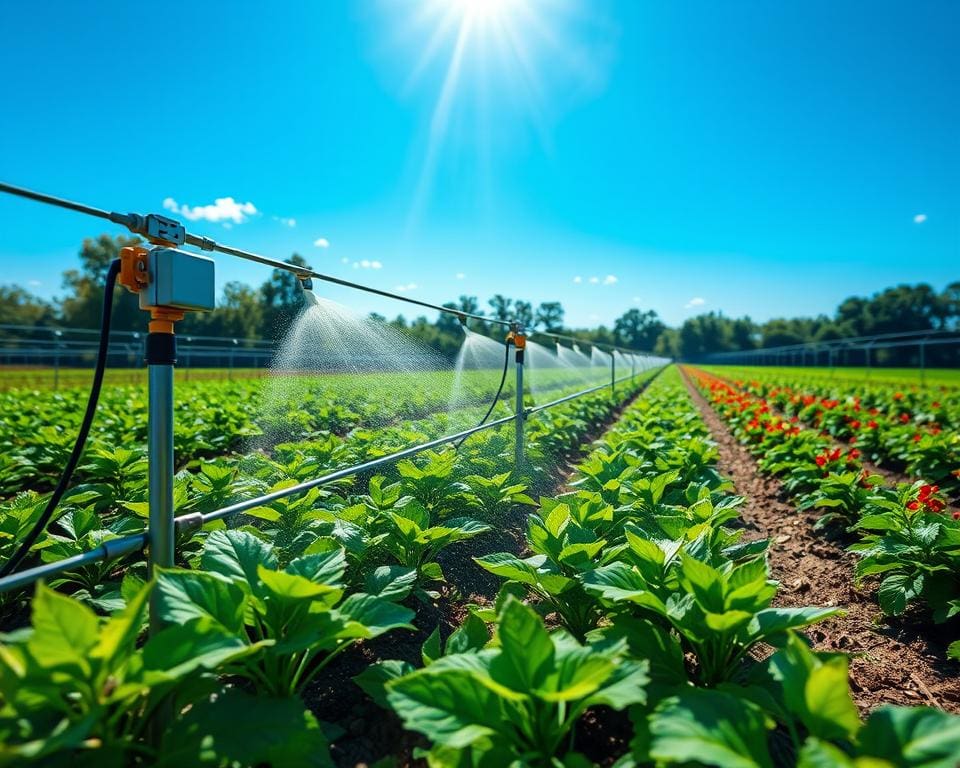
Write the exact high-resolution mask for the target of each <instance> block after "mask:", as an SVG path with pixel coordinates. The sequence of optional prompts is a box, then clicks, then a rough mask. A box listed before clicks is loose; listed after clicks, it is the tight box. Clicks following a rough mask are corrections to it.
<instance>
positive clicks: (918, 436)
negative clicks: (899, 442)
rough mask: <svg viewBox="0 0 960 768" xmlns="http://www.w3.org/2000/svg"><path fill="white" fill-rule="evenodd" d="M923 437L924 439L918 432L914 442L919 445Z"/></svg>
mask: <svg viewBox="0 0 960 768" xmlns="http://www.w3.org/2000/svg"><path fill="white" fill-rule="evenodd" d="M921 437H923V435H921V434H920V433H919V432H917V434H915V435H914V436H913V442H915V443H919V442H920V438H921Z"/></svg>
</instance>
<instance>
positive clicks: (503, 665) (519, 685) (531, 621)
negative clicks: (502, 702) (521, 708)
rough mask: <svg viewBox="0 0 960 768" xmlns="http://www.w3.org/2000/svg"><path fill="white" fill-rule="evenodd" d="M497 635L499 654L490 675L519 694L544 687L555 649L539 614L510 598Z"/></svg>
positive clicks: (492, 664)
mask: <svg viewBox="0 0 960 768" xmlns="http://www.w3.org/2000/svg"><path fill="white" fill-rule="evenodd" d="M497 636H498V638H499V639H500V653H499V654H498V656H497V657H496V659H495V660H494V661H493V662H492V663H491V665H490V676H491V677H492V678H493V679H494V680H496V681H497V682H498V683H500V684H501V685H505V686H506V687H507V688H510V689H511V690H514V691H518V692H520V693H527V692H529V691H533V690H535V689H537V688H539V687H540V686H542V685H543V683H544V681H545V680H546V678H547V675H548V674H549V673H550V671H551V667H552V666H553V663H554V647H553V642H552V641H551V639H550V635H549V634H548V633H547V630H546V629H545V628H544V626H543V622H542V621H541V620H540V617H539V616H537V614H536V612H535V611H534V610H533V609H532V608H530V607H529V606H526V605H524V604H523V603H522V602H520V601H519V600H517V599H516V598H515V597H509V598H507V600H506V602H505V603H504V604H503V607H502V608H501V610H500V616H499V620H498V622H497Z"/></svg>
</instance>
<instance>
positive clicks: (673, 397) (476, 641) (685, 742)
mask: <svg viewBox="0 0 960 768" xmlns="http://www.w3.org/2000/svg"><path fill="white" fill-rule="evenodd" d="M611 409H612V404H611V402H610V400H609V396H608V394H606V393H605V395H604V396H595V397H588V398H583V399H582V400H581V401H573V403H572V404H571V405H570V407H569V408H567V409H566V413H563V414H558V415H557V416H555V417H552V423H551V424H549V425H548V426H549V427H550V428H551V429H552V430H553V432H554V434H553V435H552V439H551V445H553V446H559V445H561V439H562V441H563V442H562V444H563V446H564V448H565V449H566V450H569V449H571V448H573V447H574V446H576V444H577V443H578V441H579V440H581V439H583V436H584V435H585V434H586V433H587V431H588V430H589V429H590V428H591V427H595V426H596V425H597V424H598V423H599V422H600V421H602V419H604V418H605V417H606V416H608V415H609V414H610V412H611ZM561 436H562V438H561ZM502 438H503V436H501V435H497V434H492V435H490V436H489V438H488V439H487V440H486V444H485V445H482V446H479V447H478V448H476V449H474V450H472V451H470V452H460V453H455V452H454V451H452V450H448V451H443V452H440V453H437V454H433V455H430V456H427V457H424V458H423V459H422V460H418V461H414V462H409V463H402V464H400V465H398V466H397V468H396V472H392V473H390V474H388V475H382V476H381V475H378V476H375V477H373V478H370V480H369V483H367V484H366V487H365V488H363V487H361V488H357V487H351V488H342V489H338V490H337V492H332V493H316V494H313V495H312V496H311V497H308V498H304V499H303V500H302V502H301V504H302V506H297V503H296V502H295V503H288V504H287V505H286V506H285V507H284V508H282V509H280V508H276V507H270V508H267V509H265V510H264V513H263V514H260V515H255V516H254V517H253V518H252V519H248V520H245V521H244V523H243V524H242V525H239V526H237V527H234V528H227V527H226V526H224V525H216V526H211V527H209V528H207V529H205V530H203V531H201V532H199V533H198V534H195V535H194V536H193V537H192V538H191V540H190V541H188V542H183V543H182V544H183V546H182V547H181V548H180V550H179V551H180V552H181V553H182V555H183V560H182V562H181V563H180V567H177V568H172V569H165V570H160V571H159V572H158V573H157V574H156V575H155V578H154V579H153V580H152V581H150V582H147V583H142V582H139V581H138V580H137V579H136V578H135V576H133V575H129V576H128V577H127V578H126V579H125V581H124V582H123V584H122V585H121V590H120V591H121V595H120V599H121V600H122V601H123V603H124V606H123V607H122V608H120V609H119V610H116V611H113V612H111V615H110V616H109V617H108V618H106V619H100V618H98V617H97V615H96V614H95V613H94V611H93V610H91V608H90V607H88V606H87V605H85V604H84V603H83V602H82V601H81V600H79V599H76V598H75V597H70V596H66V595H63V594H60V593H58V592H56V591H54V590H53V589H51V588H50V587H48V586H40V587H38V589H37V592H36V595H35V596H34V598H33V600H32V603H31V617H32V621H31V624H32V627H31V628H30V629H27V630H19V631H16V632H12V633H9V634H7V635H6V636H4V638H3V643H2V645H0V695H2V697H3V707H2V709H0V763H3V764H9V763H13V762H16V761H20V762H28V761H31V760H33V761H36V762H43V763H44V764H58V763H57V762H56V761H57V760H59V761H60V762H62V763H63V764H67V763H69V764H71V765H76V764H79V765H84V764H87V763H90V764H93V763H94V762H96V763H99V764H104V763H106V764H118V765H119V764H131V763H132V764H156V765H218V766H219V765H263V764H269V765H278V766H279V765H319V766H322V765H330V764H331V758H330V754H329V751H328V745H329V741H330V739H331V738H332V739H333V741H334V743H336V740H337V739H338V738H340V736H341V735H342V734H338V733H337V730H336V729H335V728H331V727H329V726H324V725H322V724H321V723H318V722H317V720H316V719H315V717H314V716H313V714H312V713H311V712H310V711H309V710H308V709H307V708H306V707H305V706H304V699H305V698H306V699H309V700H311V701H313V700H314V698H315V696H316V695H318V690H325V689H324V687H323V686H322V685H321V683H322V681H323V678H324V676H325V675H327V674H330V670H331V665H332V664H336V661H335V660H336V659H337V657H339V656H342V655H343V654H344V653H348V652H349V649H350V648H351V647H352V646H354V645H355V644H357V643H365V644H366V643H368V642H369V641H370V640H372V639H374V638H377V637H380V636H384V635H392V636H395V635H397V634H398V633H404V632H409V631H410V630H411V629H412V628H413V627H414V626H416V625H417V624H419V623H422V621H423V620H424V618H423V617H426V616H430V615H431V614H430V612H423V611H418V610H417V609H418V608H420V607H421V606H423V605H424V601H429V600H430V599H431V598H432V595H431V593H432V592H433V590H435V589H437V588H438V587H439V586H440V585H442V581H440V579H441V578H442V572H438V567H436V557H437V554H438V553H439V552H440V550H441V549H443V548H445V547H447V546H456V544H457V542H458V541H462V540H464V539H466V538H471V537H479V536H481V535H482V533H483V532H484V529H485V528H486V527H487V526H502V525H505V524H506V521H507V520H508V519H510V514H511V511H512V510H513V509H515V507H516V505H517V504H520V505H523V506H527V507H530V508H534V507H535V508H536V509H535V511H534V512H532V513H531V514H529V516H528V517H527V525H526V549H527V552H523V553H521V554H520V555H517V554H514V553H512V552H500V553H490V554H486V555H482V556H479V557H477V558H476V562H477V564H478V565H479V566H480V567H481V568H483V569H485V570H487V571H489V572H491V573H493V574H496V575H497V576H499V577H501V578H502V579H503V586H502V588H501V590H500V592H499V594H498V596H497V598H496V600H495V601H494V602H493V603H492V604H484V605H476V606H472V607H470V608H469V610H468V611H467V612H466V616H465V618H464V619H463V620H462V621H461V622H460V624H459V626H458V627H457V628H456V629H455V631H453V632H452V633H451V634H449V635H447V636H446V637H442V636H441V633H440V632H439V631H435V632H433V633H431V634H429V635H428V636H427V639H426V642H425V643H424V645H423V647H422V649H421V652H420V654H419V659H417V660H414V659H411V658H394V659H390V658H386V657H385V658H383V659H382V660H381V661H379V662H378V663H376V664H372V665H370V666H369V667H367V668H366V669H365V670H364V671H362V672H361V673H360V674H359V675H358V676H357V677H356V678H355V680H356V682H357V684H358V685H360V686H361V687H362V688H363V689H364V690H365V691H367V692H368V693H369V694H370V695H371V697H372V698H373V699H374V701H376V702H378V703H380V704H381V705H383V706H384V707H385V708H387V709H389V710H392V711H393V712H395V713H396V715H397V716H398V717H399V719H400V720H401V721H402V723H403V724H404V725H405V726H406V727H407V728H408V729H410V730H411V731H414V732H416V733H418V734H420V735H421V738H422V739H424V741H422V742H421V744H422V747H420V748H418V749H417V750H416V754H417V755H421V756H424V757H426V758H427V761H428V763H429V764H430V765H433V766H467V765H473V766H502V765H531V766H548V765H555V766H561V765H563V766H571V768H574V767H576V766H583V765H590V764H591V761H592V759H593V758H594V757H596V758H597V759H607V758H609V757H610V755H609V747H607V748H606V749H607V752H605V753H604V754H603V755H597V756H594V755H591V754H589V745H581V741H580V739H579V735H580V734H581V732H582V727H583V725H584V723H583V722H582V721H583V720H584V715H585V714H586V713H588V712H589V713H590V714H591V720H592V721H595V722H599V723H600V725H601V727H603V728H606V729H607V735H608V736H611V735H613V736H617V737H618V738H614V739H608V740H607V743H608V744H609V743H614V744H616V743H619V744H621V747H620V751H621V752H623V754H622V755H621V758H620V762H619V763H618V765H620V766H629V765H650V764H654V763H655V764H657V765H694V764H695V765H715V766H772V765H774V763H775V761H776V763H777V764H786V765H794V764H795V765H798V766H803V768H814V767H815V766H824V765H834V766H851V767H852V766H867V765H869V766H888V765H889V766H921V765H922V766H927V767H928V768H940V767H942V768H947V767H948V766H952V765H953V764H954V763H953V759H954V757H955V756H956V754H957V753H958V750H960V719H958V718H955V717H952V716H950V715H947V714H945V713H942V712H940V711H937V710H932V709H927V708H896V707H885V708H881V709H878V710H876V711H875V712H874V713H872V714H871V715H870V717H869V718H868V719H867V721H866V722H862V721H861V719H860V717H859V716H858V714H857V710H856V708H855V706H854V704H853V701H852V699H851V696H850V691H849V688H848V683H847V677H846V675H847V659H846V658H845V657H843V656H842V655H837V654H819V653H816V652H814V651H812V650H811V649H810V648H809V647H808V645H807V644H806V642H804V640H803V638H802V636H801V635H799V634H797V633H796V630H798V629H799V628H802V627H804V626H807V625H809V624H811V623H814V622H817V621H821V620H824V619H827V618H829V617H833V616H836V615H838V613H839V611H838V610H837V609H835V608H816V607H809V608H776V607H771V604H772V602H773V600H774V598H775V596H776V592H777V584H776V582H774V581H772V580H771V579H770V574H769V569H768V566H767V562H766V557H765V550H766V542H765V541H744V540H743V539H742V529H738V528H736V527H735V521H736V518H737V515H738V511H737V510H738V507H739V505H740V503H741V502H742V499H740V498H739V497H737V496H734V495H731V493H730V484H729V483H728V482H727V481H725V480H724V479H723V478H722V477H720V476H719V475H718V473H717V471H716V469H715V466H714V465H715V461H716V450H715V448H714V446H713V445H712V443H710V441H709V440H708V439H707V431H706V428H705V426H704V425H703V423H702V421H701V420H700V419H699V416H698V414H697V412H696V410H695V408H694V406H693V404H692V402H691V401H690V400H689V397H688V396H687V395H686V393H685V392H684V390H683V388H682V385H681V383H680V380H679V377H678V375H677V373H676V371H675V370H669V371H668V372H667V373H665V374H664V375H662V376H661V377H660V378H659V379H658V380H657V381H655V382H654V384H653V386H651V387H650V388H649V389H648V391H647V392H646V393H645V395H644V396H643V397H642V398H640V399H639V400H637V401H636V402H635V403H634V404H633V405H632V406H631V407H629V408H628V409H627V411H626V412H625V413H624V414H623V416H622V418H621V419H620V420H619V421H618V422H617V424H616V425H615V426H614V427H613V428H612V429H611V430H610V431H609V432H607V433H606V434H605V435H604V437H603V439H602V440H600V441H598V442H597V443H596V444H595V445H594V447H593V450H592V452H591V453H590V454H589V456H588V457H587V458H586V459H584V460H583V461H582V462H581V463H580V464H579V465H578V467H577V472H576V475H575V478H574V480H573V483H572V489H571V490H570V491H568V492H566V493H561V494H560V495H557V496H552V497H544V498H541V499H540V501H539V503H533V502H532V500H531V499H530V498H529V497H528V495H527V493H526V491H527V490H528V489H527V485H528V484H529V483H536V482H537V480H536V476H535V475H534V477H533V478H525V477H519V476H516V475H514V476H511V475H510V473H507V474H506V475H504V476H496V475H494V474H493V470H494V469H495V468H496V467H497V466H498V465H499V463H500V461H501V459H500V456H501V454H502V450H501V449H502V448H503V447H504V443H503V442H502ZM537 464H538V465H539V466H543V465H544V464H543V462H537ZM485 482H486V483H487V484H486V485H485ZM364 491H365V492H364ZM464 513H466V514H464ZM481 541H482V539H481V538H476V541H475V544H476V543H477V542H481ZM148 603H149V604H150V605H152V609H151V610H155V611H156V612H157V615H156V616H155V618H158V619H161V620H162V621H163V622H164V623H165V625H166V626H165V628H164V629H163V630H162V631H160V632H159V633H158V634H155V635H153V636H151V637H150V638H149V639H148V640H147V641H146V642H145V643H143V644H140V643H139V642H138V638H139V636H140V634H141V631H142V628H143V625H144V621H145V618H146V615H147V612H148V607H147V606H148ZM429 628H430V627H428V626H420V629H421V630H428V629H429ZM766 645H772V646H773V647H774V649H775V650H774V653H773V654H772V655H770V656H768V657H767V658H766V659H763V660H759V659H760V658H761V657H762V654H759V653H758V651H759V650H760V649H761V648H762V647H765V646H766ZM378 647H383V646H382V645H380V646H378ZM387 647H389V646H387ZM388 655H389V654H384V656H388ZM334 695H335V692H334ZM617 711H622V712H628V713H629V718H624V717H620V716H617V715H615V714H614V713H615V712H617ZM148 715H153V716H154V717H155V718H160V717H162V718H163V719H164V727H163V728H162V729H161V732H160V734H159V735H158V736H155V737H154V738H153V739H152V740H151V739H148V738H147V732H146V728H145V724H146V722H147V716H148ZM617 729H620V732H616V733H614V732H615V731H617ZM158 747H159V749H158ZM775 756H776V759H775Z"/></svg>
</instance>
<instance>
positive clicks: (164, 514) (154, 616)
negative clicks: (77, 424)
mask: <svg viewBox="0 0 960 768" xmlns="http://www.w3.org/2000/svg"><path fill="white" fill-rule="evenodd" d="M148 370H149V374H148V378H149V422H148V432H149V434H148V456H149V498H150V528H149V538H150V562H149V566H150V574H151V575H152V573H153V569H154V567H156V566H160V567H161V568H169V567H170V566H172V565H173V558H174V551H173V548H174V522H173V473H174V464H173V365H172V364H151V365H149V366H148ZM158 615H159V612H158V611H156V610H152V609H151V611H150V631H151V633H156V632H158V631H159V630H160V622H159V618H158Z"/></svg>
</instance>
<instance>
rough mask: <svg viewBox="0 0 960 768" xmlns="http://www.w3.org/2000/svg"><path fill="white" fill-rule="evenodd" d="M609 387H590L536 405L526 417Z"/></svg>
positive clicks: (528, 409) (528, 411)
mask: <svg viewBox="0 0 960 768" xmlns="http://www.w3.org/2000/svg"><path fill="white" fill-rule="evenodd" d="M629 378H630V377H629V376H623V377H621V378H619V379H617V381H626V380H627V379H629ZM609 386H610V385H609V384H598V385H597V386H595V387H590V389H583V390H581V391H580V392H574V393H573V394H572V395H567V396H566V397H558V398H557V399H556V400H551V401H550V402H549V403H544V404H543V405H535V406H533V407H531V408H527V409H526V410H525V411H524V413H525V414H526V416H528V417H529V416H531V415H533V414H534V413H538V412H539V411H544V410H546V409H547V408H553V406H555V405H560V403H566V402H567V401H568V400H575V399H576V398H578V397H583V396H584V395H589V394H590V393H591V392H599V391H600V390H601V389H606V388H607V387H609Z"/></svg>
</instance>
